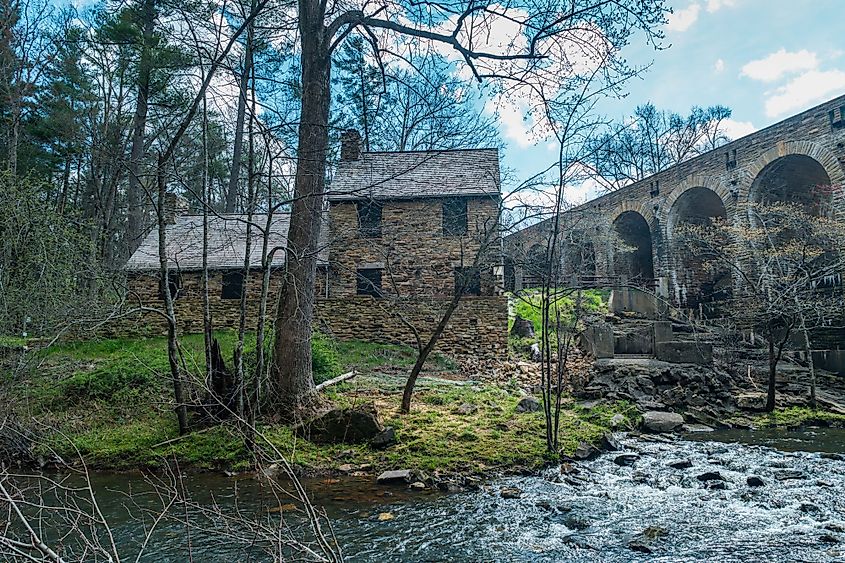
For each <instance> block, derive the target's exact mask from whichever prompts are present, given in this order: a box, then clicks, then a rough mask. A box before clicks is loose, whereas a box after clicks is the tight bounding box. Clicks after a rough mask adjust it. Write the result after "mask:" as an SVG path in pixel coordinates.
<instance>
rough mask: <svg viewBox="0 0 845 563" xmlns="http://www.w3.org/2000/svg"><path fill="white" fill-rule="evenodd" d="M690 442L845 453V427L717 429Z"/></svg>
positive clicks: (704, 433)
mask: <svg viewBox="0 0 845 563" xmlns="http://www.w3.org/2000/svg"><path fill="white" fill-rule="evenodd" d="M686 437H687V438H688V439H691V440H699V441H700V440H705V441H718V442H738V443H740V444H753V445H762V446H769V447H771V448H776V449H778V450H781V451H784V452H828V453H843V452H845V428H816V427H807V428H802V429H800V430H784V429H781V428H760V429H757V430H737V429H731V430H716V431H715V432H698V433H694V434H690V435H688V436H686Z"/></svg>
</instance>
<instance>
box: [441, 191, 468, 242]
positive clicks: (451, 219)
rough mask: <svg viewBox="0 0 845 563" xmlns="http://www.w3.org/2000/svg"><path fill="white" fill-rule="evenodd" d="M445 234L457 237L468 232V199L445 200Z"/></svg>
mask: <svg viewBox="0 0 845 563" xmlns="http://www.w3.org/2000/svg"><path fill="white" fill-rule="evenodd" d="M443 234H444V235H445V236H447V237H456V236H461V235H465V234H467V200H466V199H463V198H454V199H447V200H446V201H444V202H443Z"/></svg>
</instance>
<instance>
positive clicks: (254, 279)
mask: <svg viewBox="0 0 845 563" xmlns="http://www.w3.org/2000/svg"><path fill="white" fill-rule="evenodd" d="M317 273H318V276H317V277H318V282H317V284H318V287H317V291H318V298H317V304H316V321H315V322H316V326H317V327H318V328H320V329H321V330H323V331H325V332H327V333H329V334H331V335H333V336H334V337H336V338H338V339H340V340H365V341H370V342H379V343H388V344H408V345H412V346H413V345H415V341H414V338H413V335H412V333H411V331H410V330H409V329H408V328H407V327H406V326H405V325H404V324H403V323H402V322H401V320H400V318H399V317H398V316H396V314H395V312H396V311H397V310H401V311H402V312H403V314H404V315H405V316H406V318H407V319H408V320H409V321H410V322H412V323H413V324H414V326H415V327H417V329H418V330H419V331H420V332H421V334H422V336H423V337H424V338H426V337H427V336H428V334H430V331H431V330H433V328H434V326H435V325H436V323H437V321H439V320H440V316H439V315H440V314H441V311H442V310H443V308H444V307H445V305H446V303H447V302H448V300H447V299H446V298H422V297H418V298H411V299H408V300H404V301H403V302H402V303H401V309H397V307H398V306H399V304H398V303H397V302H396V301H394V300H392V299H375V298H372V297H366V296H349V297H342V298H326V297H325V270H324V269H322V268H321V269H319V270H318V272H317ZM222 278H223V276H222V272H210V274H209V302H210V309H211V314H212V319H213V326H214V328H215V330H217V329H223V328H230V329H234V328H237V326H238V322H239V314H240V311H239V308H240V300H238V299H222V298H221V294H222V283H223V280H222ZM270 280H271V283H270V288H271V291H270V298H269V300H268V306H267V315H268V320H269V321H270V322H271V323H272V321H273V320H274V319H275V311H276V303H277V298H278V290H279V287H280V285H281V281H282V277H281V271H279V270H277V271H274V272H273V273H272V274H271V277H270ZM260 288H261V277H260V273H259V272H255V273H254V274H253V275H252V276H251V277H250V280H249V284H248V286H247V296H248V299H247V329H248V330H254V328H255V326H256V323H257V320H258V301H257V299H255V297H257V296H258V295H259V294H260ZM249 296H251V298H249ZM139 302H140V303H143V304H144V305H145V306H148V307H155V308H158V309H161V310H163V309H164V303H163V302H162V301H161V300H160V298H159V290H158V277H157V276H156V275H155V274H153V273H149V274H135V275H131V276H130V277H129V279H128V303H127V309H129V308H132V307H133V306H137V305H138V304H139ZM174 307H175V309H176V318H177V320H178V323H179V330H180V331H182V332H186V333H199V332H202V330H203V313H202V312H203V308H202V279H201V273H200V272H182V288H181V290H180V291H179V294H178V297H177V299H176V300H175V301H174ZM507 326H508V312H507V299H506V298H505V297H504V296H486V297H476V296H466V297H464V298H463V299H462V302H461V304H460V305H459V307H458V309H457V310H456V311H455V313H454V315H453V317H452V321H451V322H450V323H449V325H448V326H447V328H446V331H445V332H444V335H443V337H442V340H441V342H440V344H439V345H438V347H437V350H439V351H442V352H445V353H448V354H452V355H456V356H460V355H466V354H472V355H477V356H481V357H492V356H498V357H503V356H506V355H507ZM166 329H167V325H166V323H165V322H164V319H163V317H162V316H161V315H159V314H157V313H155V312H151V311H148V312H144V313H133V314H131V315H127V316H125V317H122V318H120V319H117V320H114V321H112V322H110V323H109V324H107V325H106V326H104V327H103V329H102V330H101V333H102V335H103V336H112V337H114V336H139V335H141V336H160V335H162V334H164V332H165V331H166Z"/></svg>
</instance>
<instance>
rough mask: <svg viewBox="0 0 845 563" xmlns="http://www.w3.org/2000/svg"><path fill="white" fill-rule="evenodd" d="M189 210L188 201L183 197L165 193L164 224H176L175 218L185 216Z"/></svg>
mask: <svg viewBox="0 0 845 563" xmlns="http://www.w3.org/2000/svg"><path fill="white" fill-rule="evenodd" d="M189 210H190V206H189V205H188V200H187V199H185V198H184V197H182V196H180V195H178V194H174V193H172V192H167V193H166V194H164V222H165V223H167V224H168V225H173V224H175V223H176V217H178V216H180V215H186V214H187V213H188V211H189Z"/></svg>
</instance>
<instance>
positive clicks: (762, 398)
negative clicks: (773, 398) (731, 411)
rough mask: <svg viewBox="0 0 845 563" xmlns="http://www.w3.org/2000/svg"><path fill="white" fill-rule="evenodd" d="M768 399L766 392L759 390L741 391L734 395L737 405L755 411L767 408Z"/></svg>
mask: <svg viewBox="0 0 845 563" xmlns="http://www.w3.org/2000/svg"><path fill="white" fill-rule="evenodd" d="M766 399H767V396H766V393H759V392H748V393H740V394H739V395H737V396H736V397H734V401H735V402H736V406H737V407H739V408H740V409H742V410H746V411H755V412H758V411H764V410H766Z"/></svg>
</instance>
